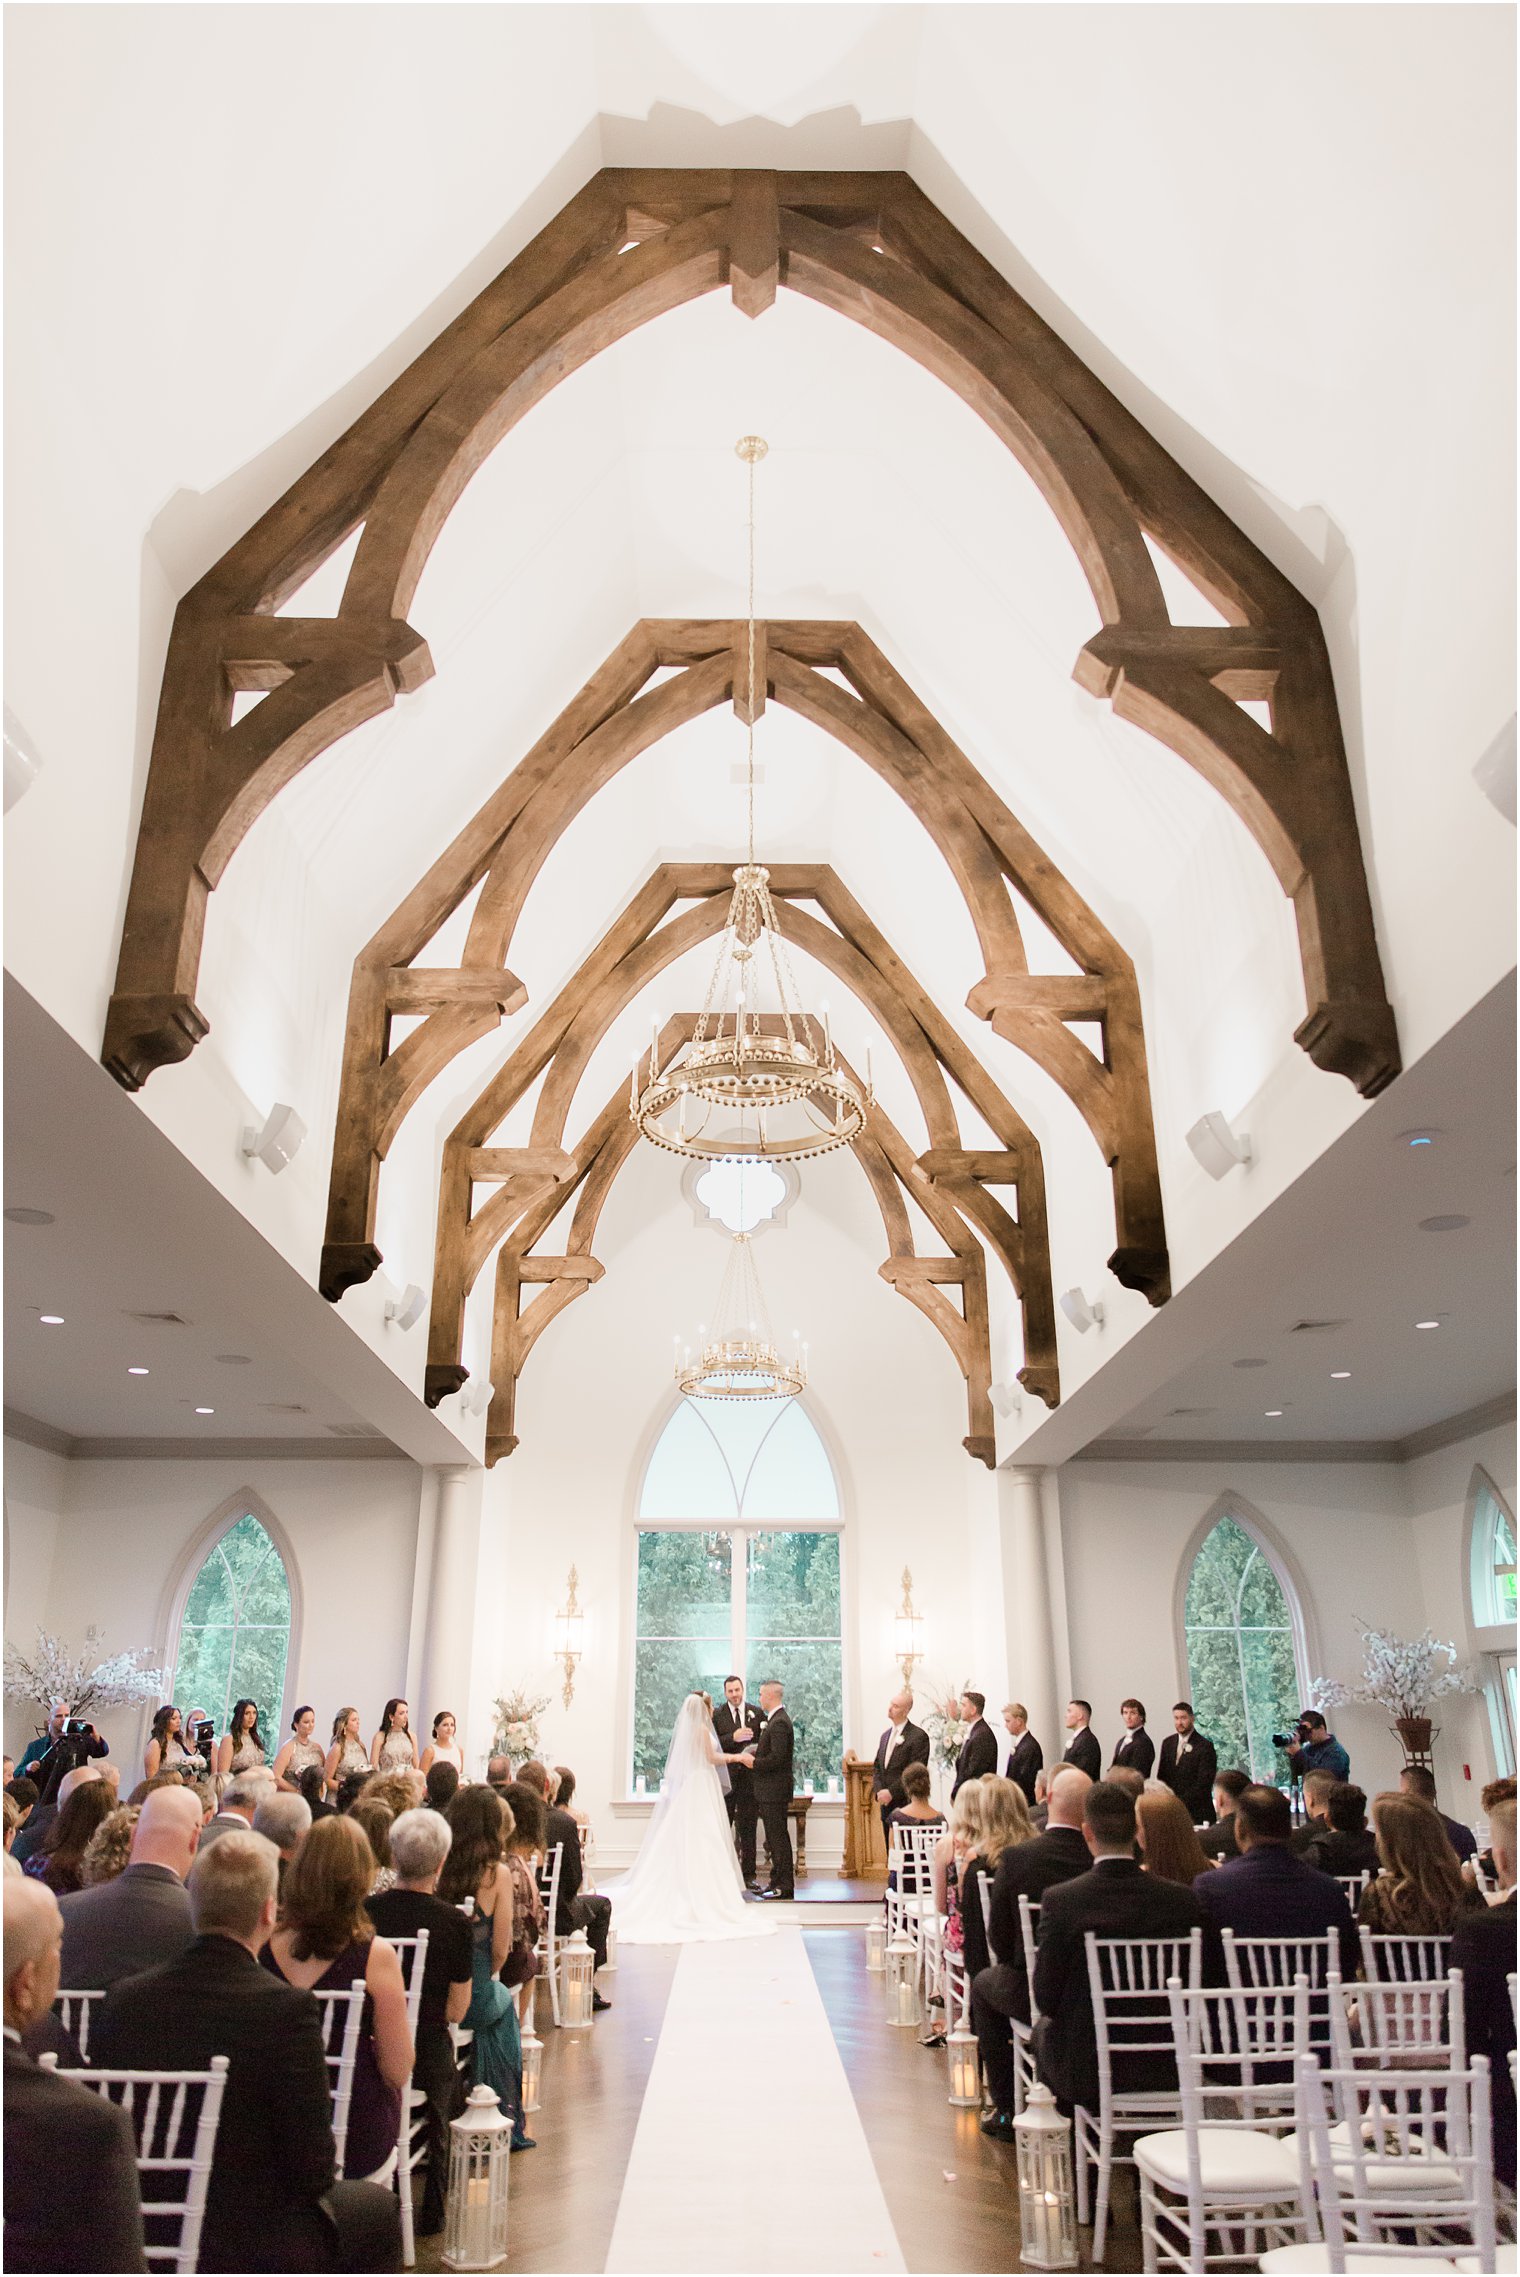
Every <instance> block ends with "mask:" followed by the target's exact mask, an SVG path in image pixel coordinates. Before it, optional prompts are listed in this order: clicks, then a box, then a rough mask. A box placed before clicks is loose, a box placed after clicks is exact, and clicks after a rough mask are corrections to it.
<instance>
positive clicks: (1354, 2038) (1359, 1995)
mask: <svg viewBox="0 0 1520 2277" xmlns="http://www.w3.org/2000/svg"><path fill="white" fill-rule="evenodd" d="M1330 2047H1331V2060H1332V2062H1333V2063H1334V2064H1335V2065H1336V2067H1337V2068H1338V2069H1339V2070H1342V2071H1350V2070H1352V2069H1353V2068H1354V2067H1355V2066H1356V2065H1361V2066H1362V2067H1363V2068H1364V2069H1365V2068H1374V2069H1375V2068H1377V2067H1378V2066H1381V2065H1388V2066H1391V2065H1394V2064H1402V2065H1404V2066H1405V2067H1406V2068H1408V2067H1411V2066H1412V2067H1413V2068H1414V2069H1416V2070H1419V2071H1438V2070H1442V2069H1445V2070H1452V2069H1455V2070H1457V2071H1460V2070H1462V2068H1463V2067H1464V2065H1465V2064H1466V2062H1467V2031H1466V2023H1465V2018H1464V2015H1463V2008H1462V1972H1461V1970H1460V1969H1453V1970H1452V1972H1451V1975H1450V1976H1448V1977H1436V1978H1433V1979H1431V1978H1424V1977H1420V1978H1414V1979H1409V1978H1398V1977H1395V1978H1369V1979H1368V1980H1367V1981H1366V1982H1365V1983H1362V1984H1343V1983H1342V1982H1341V1980H1340V1978H1339V1977H1333V1978H1332V1979H1331V1983H1330Z"/></svg>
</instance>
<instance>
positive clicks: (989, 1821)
mask: <svg viewBox="0 0 1520 2277" xmlns="http://www.w3.org/2000/svg"><path fill="white" fill-rule="evenodd" d="M976 1784H977V1785H978V1787H979V1788H980V1789H981V1810H980V1814H979V1823H978V1826H977V1830H976V1833H975V1835H974V1836H973V1837H972V1839H971V1841H970V1843H969V1844H968V1845H967V1848H966V1850H965V1853H964V1855H963V1856H962V1857H961V1858H960V1859H959V1860H957V1861H956V1863H955V1865H954V1868H953V1871H954V1874H955V1879H956V1882H957V1885H958V1890H959V1900H958V1903H957V1905H956V1907H955V1911H954V1914H953V1916H951V1917H950V1918H947V1920H946V1922H945V1945H946V1948H947V1950H949V1951H950V1952H952V1953H954V1952H959V1953H961V1954H963V1955H964V1957H965V1965H966V1974H967V1976H968V1977H974V1976H976V1975H977V1974H978V1973H979V1972H980V1971H981V1970H983V1969H986V1968H988V1967H990V1965H991V1961H992V1955H991V1953H990V1952H989V1951H988V1947H987V1919H988V1915H989V1913H990V1911H991V1906H992V1884H993V1880H994V1877H995V1876H996V1874H997V1870H998V1867H999V1866H1000V1865H1001V1864H1002V1862H1003V1860H1004V1858H1005V1857H1007V1856H1008V1854H1009V1852H1010V1851H1013V1850H1018V1849H1022V1848H1023V1847H1024V1846H1025V1845H1026V1844H1028V1843H1030V1842H1032V1841H1033V1840H1034V1839H1035V1833H1034V1828H1033V1827H1032V1826H1031V1825H1030V1823H1029V1805H1028V1804H1027V1803H1026V1802H1025V1800H1024V1790H1023V1788H1022V1787H1016V1786H1015V1785H1014V1783H1013V1781H1012V1780H1011V1779H999V1778H997V1777H996V1776H995V1775H994V1774H992V1773H988V1774H987V1776H986V1777H985V1778H982V1779H979V1780H978V1781H977V1782H976ZM961 1792H962V1794H969V1793H970V1792H971V1789H970V1788H969V1787H963V1788H962V1789H961ZM952 1920H953V1922H954V1930H953V1932H952V1926H951V1923H952Z"/></svg>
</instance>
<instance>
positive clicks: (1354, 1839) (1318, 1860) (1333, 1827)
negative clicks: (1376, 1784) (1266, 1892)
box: [1299, 1780, 1382, 1874]
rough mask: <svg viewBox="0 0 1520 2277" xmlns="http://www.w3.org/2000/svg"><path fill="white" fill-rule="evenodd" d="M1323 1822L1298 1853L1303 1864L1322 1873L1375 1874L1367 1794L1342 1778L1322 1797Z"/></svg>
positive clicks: (1375, 1851)
mask: <svg viewBox="0 0 1520 2277" xmlns="http://www.w3.org/2000/svg"><path fill="white" fill-rule="evenodd" d="M1325 1817H1326V1820H1327V1822H1328V1823H1327V1824H1326V1825H1324V1826H1320V1827H1317V1828H1316V1829H1315V1835H1314V1840H1313V1841H1312V1842H1311V1843H1310V1844H1309V1846H1308V1848H1307V1849H1306V1850H1302V1851H1300V1852H1299V1856H1300V1857H1301V1858H1302V1859H1303V1861H1304V1863H1305V1865H1308V1866H1316V1867H1318V1869H1319V1871H1320V1872H1321V1873H1322V1874H1375V1873H1377V1871H1378V1869H1379V1867H1380V1866H1381V1864H1382V1861H1381V1859H1380V1858H1379V1857H1378V1846H1377V1836H1376V1835H1375V1834H1374V1833H1373V1831H1372V1829H1371V1827H1370V1826H1369V1825H1368V1824H1367V1797H1366V1796H1365V1795H1364V1794H1363V1792H1362V1790H1361V1788H1360V1787H1353V1786H1352V1785H1351V1783H1350V1781H1349V1780H1342V1781H1341V1782H1340V1783H1339V1784H1338V1785H1336V1786H1334V1787H1332V1788H1331V1790H1330V1793H1329V1795H1328V1796H1327V1798H1326V1808H1325Z"/></svg>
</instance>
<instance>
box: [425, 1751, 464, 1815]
mask: <svg viewBox="0 0 1520 2277" xmlns="http://www.w3.org/2000/svg"><path fill="white" fill-rule="evenodd" d="M458 1792H459V1773H458V1772H457V1771H456V1770H455V1769H454V1766H453V1764H452V1763H434V1764H432V1765H430V1766H429V1769H428V1773H427V1807H428V1809H429V1810H430V1811H446V1810H447V1809H448V1807H449V1805H450V1803H451V1802H452V1801H453V1800H454V1797H455V1796H456V1795H457V1794H458Z"/></svg>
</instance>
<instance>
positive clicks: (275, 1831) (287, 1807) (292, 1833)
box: [253, 1793, 311, 1890]
mask: <svg viewBox="0 0 1520 2277" xmlns="http://www.w3.org/2000/svg"><path fill="white" fill-rule="evenodd" d="M253 1831H254V1833H255V1834H262V1835H263V1837H264V1839H265V1841H266V1842H272V1843H273V1844H274V1846H275V1848H276V1850H278V1852H279V1853H280V1888H281V1889H282V1890H283V1889H284V1887H285V1869H286V1867H287V1866H289V1865H290V1864H292V1862H293V1861H294V1859H295V1857H296V1855H297V1853H298V1852H299V1850H300V1847H301V1845H302V1843H303V1842H304V1841H305V1840H306V1837H307V1835H308V1834H310V1832H311V1805H310V1803H309V1802H308V1801H307V1800H306V1797H305V1796H304V1795H288V1794H284V1793H276V1794H273V1795H266V1796H265V1797H264V1800H263V1801H262V1802H261V1803H260V1805H259V1807H258V1809H257V1810H256V1811H255V1812H254V1814H253Z"/></svg>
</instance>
